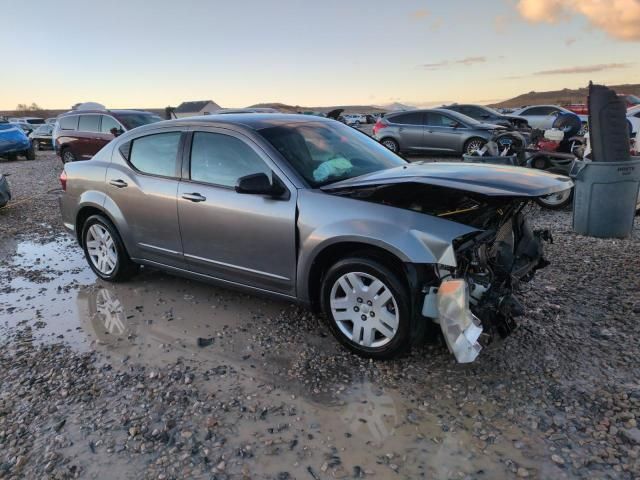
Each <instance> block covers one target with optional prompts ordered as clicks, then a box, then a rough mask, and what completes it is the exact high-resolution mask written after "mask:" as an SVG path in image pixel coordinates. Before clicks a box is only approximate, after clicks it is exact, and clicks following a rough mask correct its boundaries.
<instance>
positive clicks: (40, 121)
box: [26, 118, 44, 125]
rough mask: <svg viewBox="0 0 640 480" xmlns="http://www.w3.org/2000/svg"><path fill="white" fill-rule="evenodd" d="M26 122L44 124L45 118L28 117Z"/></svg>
mask: <svg viewBox="0 0 640 480" xmlns="http://www.w3.org/2000/svg"><path fill="white" fill-rule="evenodd" d="M26 122H27V123H30V124H31V125H42V124H43V123H44V119H43V118H27V119H26Z"/></svg>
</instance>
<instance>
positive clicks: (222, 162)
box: [191, 132, 272, 187]
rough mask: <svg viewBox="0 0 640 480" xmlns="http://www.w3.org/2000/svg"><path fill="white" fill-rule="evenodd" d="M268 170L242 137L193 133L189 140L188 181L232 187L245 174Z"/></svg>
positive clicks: (267, 173)
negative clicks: (189, 178) (189, 169)
mask: <svg viewBox="0 0 640 480" xmlns="http://www.w3.org/2000/svg"><path fill="white" fill-rule="evenodd" d="M255 173H265V174H266V175H267V176H268V177H269V178H272V173H271V169H270V168H269V167H268V166H267V164H266V163H264V161H263V160H262V159H261V158H260V156H259V155H258V154H257V153H256V152H255V151H254V150H253V149H252V148H251V147H250V146H249V145H247V144H246V143H244V142H243V141H242V140H240V139H238V138H236V137H232V136H229V135H223V134H220V133H208V132H195V133H194V134H193V140H192V142H191V180H194V181H196V182H205V183H211V184H214V185H221V186H224V187H235V186H236V184H237V183H238V180H239V179H240V178H241V177H244V176H246V175H251V174H255Z"/></svg>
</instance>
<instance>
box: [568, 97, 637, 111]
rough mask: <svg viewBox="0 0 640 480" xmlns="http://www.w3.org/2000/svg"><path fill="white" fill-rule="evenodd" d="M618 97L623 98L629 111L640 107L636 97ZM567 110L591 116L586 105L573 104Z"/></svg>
mask: <svg viewBox="0 0 640 480" xmlns="http://www.w3.org/2000/svg"><path fill="white" fill-rule="evenodd" d="M618 96H619V97H620V98H622V100H623V101H624V103H625V105H626V106H627V109H629V108H634V107H637V106H640V98H638V97H637V96H636V95H628V94H626V93H619V94H618ZM565 108H567V109H568V110H571V111H572V112H573V113H577V114H578V115H589V105H587V104H586V103H572V104H570V105H565Z"/></svg>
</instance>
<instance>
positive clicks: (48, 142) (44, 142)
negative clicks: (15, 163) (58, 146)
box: [29, 123, 54, 150]
mask: <svg viewBox="0 0 640 480" xmlns="http://www.w3.org/2000/svg"><path fill="white" fill-rule="evenodd" d="M53 127H54V126H53V125H51V124H50V123H45V124H43V125H40V126H38V127H37V128H36V129H35V130H34V131H33V132H31V133H30V134H29V138H30V139H31V143H33V148H35V149H36V150H43V149H52V148H53V142H52V134H53Z"/></svg>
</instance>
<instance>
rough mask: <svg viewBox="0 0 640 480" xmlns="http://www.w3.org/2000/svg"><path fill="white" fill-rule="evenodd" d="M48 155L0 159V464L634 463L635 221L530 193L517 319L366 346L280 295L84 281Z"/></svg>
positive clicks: (122, 467) (397, 470)
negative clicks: (365, 353)
mask: <svg viewBox="0 0 640 480" xmlns="http://www.w3.org/2000/svg"><path fill="white" fill-rule="evenodd" d="M60 169H61V165H60V163H59V160H56V159H55V157H54V156H53V155H51V154H50V153H49V154H47V153H42V152H40V153H39V154H38V159H37V160H36V161H33V162H27V161H19V162H13V163H3V162H0V171H1V172H9V173H12V175H11V176H10V177H9V180H10V182H11V186H12V190H13V192H14V199H15V203H14V204H13V205H12V206H10V207H9V208H7V209H2V210H0V227H1V228H0V478H105V477H108V478H156V479H170V478H216V479H225V478H229V479H236V478H238V479H244V478H264V479H293V478H299V479H309V480H317V479H325V478H384V479H387V478H391V479H393V478H398V479H415V478H429V479H430V478H437V479H440V478H443V479H482V478H486V479H498V478H514V477H516V476H517V477H522V478H527V477H528V478H541V479H548V478H554V479H562V478H621V479H631V478H640V460H638V455H639V454H640V429H638V427H637V423H636V422H637V421H638V420H639V419H640V418H639V417H640V386H639V385H638V377H639V375H638V374H639V373H640V372H639V370H640V369H639V368H638V366H637V364H638V360H637V359H638V357H640V341H639V340H638V330H639V328H638V326H637V323H638V320H640V298H638V292H639V291H640V280H639V278H640V277H639V273H640V262H639V261H638V258H637V257H638V251H639V246H640V234H639V230H638V228H636V230H635V232H634V235H633V237H632V238H631V239H629V240H599V239H593V238H586V237H581V236H578V235H575V234H573V233H572V232H571V228H570V225H571V213H570V212H569V211H561V212H548V211H541V210H539V209H538V208H537V207H532V209H531V216H532V218H533V220H534V222H535V223H536V224H537V225H538V226H541V227H546V228H550V229H551V230H552V231H553V233H554V239H555V243H554V244H552V245H549V246H548V249H547V250H548V255H547V256H548V258H549V259H550V260H551V262H552V264H551V265H550V266H549V267H548V268H547V269H545V270H543V271H540V272H538V275H537V276H536V278H535V279H534V281H533V282H531V283H530V284H527V285H525V286H524V288H523V292H522V294H521V295H522V298H523V301H524V303H525V306H526V307H527V311H528V313H527V315H526V316H525V317H523V318H522V319H521V321H520V325H521V327H520V328H519V329H518V330H517V331H516V332H515V333H514V334H513V335H512V336H511V337H510V338H508V339H506V340H505V341H503V342H500V343H497V344H495V345H493V346H491V347H490V348H487V349H486V350H485V351H483V352H482V353H481V355H480V357H479V359H478V361H477V362H475V363H473V364H471V365H458V364H456V363H455V361H454V360H453V358H452V356H451V355H450V354H449V353H448V352H447V351H446V348H445V347H443V346H442V345H426V346H424V347H421V348H418V349H416V350H415V351H414V352H412V354H411V355H410V356H408V357H406V358H402V359H398V360H395V361H389V362H371V361H366V360H363V359H360V358H358V357H354V356H352V355H350V354H349V353H347V352H345V351H344V350H342V349H341V348H340V347H339V346H337V345H336V342H334V340H333V339H332V337H331V336H330V335H329V334H328V331H327V329H326V328H325V327H324V326H323V325H322V322H321V320H320V319H319V318H317V317H316V316H314V315H312V314H311V313H310V312H308V311H306V310H304V309H302V308H300V307H297V306H295V305H292V304H289V303H286V302H275V301H272V300H268V299H264V298H260V297H253V296H249V295H245V294H241V293H238V292H234V291H230V290H225V289H222V288H215V287H211V286H209V285H205V284H201V283H197V282H192V281H187V280H182V279H178V278H175V277H171V276H169V275H166V274H164V273H161V272H155V271H152V270H148V269H143V271H142V272H141V274H140V275H138V276H137V277H136V278H134V279H133V280H132V281H130V282H127V283H125V284H118V285H111V284H106V283H104V282H100V281H96V279H95V277H94V276H93V275H92V273H91V271H90V270H89V269H88V267H86V266H85V263H84V260H83V258H82V254H81V251H80V249H79V248H78V247H77V246H76V245H75V244H74V243H73V240H72V239H70V238H69V237H68V236H67V235H66V234H64V233H63V232H62V230H61V226H60V223H59V214H58V210H57V202H56V195H55V193H50V192H52V191H54V190H55V189H56V188H57V187H58V181H57V175H58V174H59V172H60ZM22 200H24V201H22ZM638 226H639V225H636V227H638Z"/></svg>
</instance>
